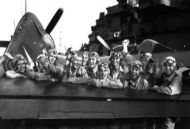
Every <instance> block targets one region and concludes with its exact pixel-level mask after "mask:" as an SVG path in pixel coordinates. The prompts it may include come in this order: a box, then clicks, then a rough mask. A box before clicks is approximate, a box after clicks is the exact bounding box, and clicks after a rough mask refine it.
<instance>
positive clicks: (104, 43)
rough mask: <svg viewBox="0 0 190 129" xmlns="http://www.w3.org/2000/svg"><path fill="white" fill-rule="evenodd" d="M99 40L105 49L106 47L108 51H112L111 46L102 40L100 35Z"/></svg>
mask: <svg viewBox="0 0 190 129" xmlns="http://www.w3.org/2000/svg"><path fill="white" fill-rule="evenodd" d="M97 39H98V41H99V42H100V43H101V44H102V45H103V46H104V47H106V48H107V49H108V50H112V49H111V48H110V46H109V45H108V44H107V43H106V41H105V40H104V39H103V38H102V37H100V36H99V35H98V36H97Z"/></svg>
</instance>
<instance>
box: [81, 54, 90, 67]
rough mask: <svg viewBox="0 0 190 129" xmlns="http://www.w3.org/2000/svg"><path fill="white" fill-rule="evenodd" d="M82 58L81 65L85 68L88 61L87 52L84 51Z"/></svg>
mask: <svg viewBox="0 0 190 129" xmlns="http://www.w3.org/2000/svg"><path fill="white" fill-rule="evenodd" d="M82 56H83V61H82V65H83V66H86V64H87V62H88V59H89V53H88V52H87V51H84V52H83V54H82Z"/></svg>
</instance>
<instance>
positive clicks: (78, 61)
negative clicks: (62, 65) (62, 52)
mask: <svg viewBox="0 0 190 129" xmlns="http://www.w3.org/2000/svg"><path fill="white" fill-rule="evenodd" d="M82 59H83V57H82V53H81V52H79V51H75V52H73V59H72V66H73V67H74V68H75V69H78V68H79V67H81V66H82Z"/></svg>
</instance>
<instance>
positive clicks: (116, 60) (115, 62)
mask: <svg viewBox="0 0 190 129" xmlns="http://www.w3.org/2000/svg"><path fill="white" fill-rule="evenodd" d="M122 59H123V57H122V54H121V52H113V53H111V55H110V58H109V60H110V62H111V64H112V66H114V68H115V69H119V68H120V65H121V61H122Z"/></svg>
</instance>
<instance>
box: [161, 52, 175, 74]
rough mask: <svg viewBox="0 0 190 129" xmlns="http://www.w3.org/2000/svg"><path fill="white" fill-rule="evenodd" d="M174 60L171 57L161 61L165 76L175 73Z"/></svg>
mask: <svg viewBox="0 0 190 129" xmlns="http://www.w3.org/2000/svg"><path fill="white" fill-rule="evenodd" d="M175 68H176V60H175V58H174V57H172V56H168V57H166V58H165V59H164V61H163V70H164V73H166V74H167V75H171V74H172V73H174V72H175Z"/></svg>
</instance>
